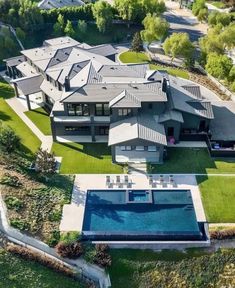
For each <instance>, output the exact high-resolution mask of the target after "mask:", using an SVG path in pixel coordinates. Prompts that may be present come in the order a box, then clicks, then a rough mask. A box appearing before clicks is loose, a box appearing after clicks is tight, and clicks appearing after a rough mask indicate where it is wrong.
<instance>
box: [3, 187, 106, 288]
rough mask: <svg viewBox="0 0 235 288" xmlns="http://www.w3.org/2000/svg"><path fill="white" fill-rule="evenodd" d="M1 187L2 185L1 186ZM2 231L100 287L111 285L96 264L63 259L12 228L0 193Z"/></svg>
mask: <svg viewBox="0 0 235 288" xmlns="http://www.w3.org/2000/svg"><path fill="white" fill-rule="evenodd" d="M0 189H1V187H0ZM0 231H1V232H2V233H4V234H5V236H7V238H8V239H9V240H11V241H13V242H15V243H18V244H20V245H23V246H26V247H28V248H29V249H33V250H37V252H40V253H43V254H44V255H45V254H46V256H48V257H50V258H54V259H55V260H58V261H62V262H63V264H64V265H66V266H67V265H72V266H73V268H74V269H75V271H77V272H78V273H81V274H83V275H84V276H85V277H87V278H89V279H91V280H93V281H95V282H99V284H100V287H104V288H106V287H111V283H110V278H109V275H108V274H107V273H106V272H105V271H104V269H101V268H100V267H98V266H96V265H92V264H89V263H87V262H85V261H84V260H83V259H76V260H70V259H63V258H61V257H59V256H58V255H57V254H56V252H55V249H53V248H50V247H49V246H48V245H46V244H45V243H44V242H42V241H40V240H37V239H35V238H33V237H30V236H27V235H25V234H23V233H21V232H20V231H18V230H16V229H14V228H12V227H11V226H10V225H9V223H8V220H7V209H6V207H5V204H4V201H3V199H2V197H1V194H0Z"/></svg>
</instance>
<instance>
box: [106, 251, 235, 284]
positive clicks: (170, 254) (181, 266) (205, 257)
mask: <svg viewBox="0 0 235 288" xmlns="http://www.w3.org/2000/svg"><path fill="white" fill-rule="evenodd" d="M111 256H112V266H111V267H110V268H109V273H110V278H111V283H112V287H113V288H122V287H130V288H143V287H146V288H147V287H148V288H149V287H151V288H155V287H222V285H223V284H225V283H220V284H221V286H213V285H214V284H216V283H218V281H219V279H220V276H222V275H223V273H225V272H224V267H225V266H226V265H227V264H229V263H232V262H233V261H234V258H235V250H228V251H226V250H222V251H219V252H216V253H212V254H209V253H208V252H207V251H206V250H204V249H188V250H187V251H186V252H184V253H183V252H179V251H174V250H163V251H162V252H153V251H150V250H135V249H120V250H119V249H117V250H111ZM218 263H219V264H218ZM231 272H232V271H231ZM225 274H226V273H225ZM154 276H155V277H154ZM221 278H223V277H221ZM226 280H227V285H228V284H231V283H232V280H233V273H230V276H228V278H227V279H226ZM228 286H229V285H228Z"/></svg>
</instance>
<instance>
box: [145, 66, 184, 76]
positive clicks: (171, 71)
mask: <svg viewBox="0 0 235 288" xmlns="http://www.w3.org/2000/svg"><path fill="white" fill-rule="evenodd" d="M150 68H151V69H152V70H166V71H167V72H168V73H169V74H170V75H172V76H175V77H181V78H184V79H189V74H188V72H187V71H186V70H181V69H177V68H170V67H165V66H161V65H155V64H150Z"/></svg>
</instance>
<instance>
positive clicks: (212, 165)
mask: <svg viewBox="0 0 235 288" xmlns="http://www.w3.org/2000/svg"><path fill="white" fill-rule="evenodd" d="M167 154H168V157H167V158H168V159H167V160H165V162H164V164H158V165H151V167H152V170H151V168H150V169H149V172H151V173H193V174H208V173H211V174H217V173H235V159H229V158H224V159H215V160H214V159H212V158H211V157H210V155H209V153H208V151H207V149H206V148H200V149H197V148H168V149H167Z"/></svg>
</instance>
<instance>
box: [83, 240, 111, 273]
mask: <svg viewBox="0 0 235 288" xmlns="http://www.w3.org/2000/svg"><path fill="white" fill-rule="evenodd" d="M84 259H85V260H86V261H87V262H90V263H94V264H97V265H98V266H100V267H102V268H105V267H109V266H111V264H112V259H111V256H110V255H109V247H108V245H106V244H96V245H95V246H93V245H87V246H86V250H85V255H84Z"/></svg>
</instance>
